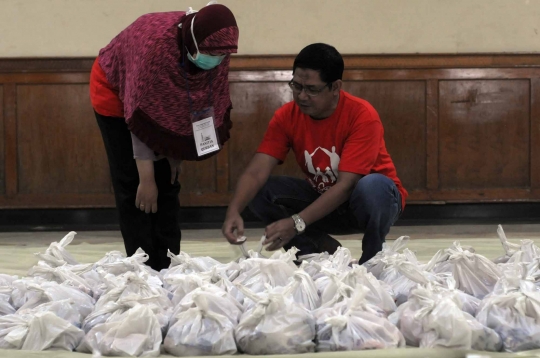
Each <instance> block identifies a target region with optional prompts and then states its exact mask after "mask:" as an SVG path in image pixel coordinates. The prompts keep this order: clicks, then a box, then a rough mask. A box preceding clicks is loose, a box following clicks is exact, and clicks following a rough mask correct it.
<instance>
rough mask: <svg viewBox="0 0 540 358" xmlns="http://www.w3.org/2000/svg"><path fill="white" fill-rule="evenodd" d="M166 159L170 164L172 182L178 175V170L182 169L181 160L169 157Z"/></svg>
mask: <svg viewBox="0 0 540 358" xmlns="http://www.w3.org/2000/svg"><path fill="white" fill-rule="evenodd" d="M167 160H168V161H169V165H170V166H171V184H174V182H175V181H176V178H177V176H180V172H181V171H182V161H181V160H178V159H173V158H169V157H167Z"/></svg>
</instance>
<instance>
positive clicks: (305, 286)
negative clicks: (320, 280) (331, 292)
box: [285, 269, 321, 311]
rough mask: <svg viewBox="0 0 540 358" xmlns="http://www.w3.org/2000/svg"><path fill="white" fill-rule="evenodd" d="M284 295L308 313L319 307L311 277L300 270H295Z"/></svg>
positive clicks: (319, 301)
mask: <svg viewBox="0 0 540 358" xmlns="http://www.w3.org/2000/svg"><path fill="white" fill-rule="evenodd" d="M285 292H286V295H290V297H291V298H292V299H293V301H294V302H296V303H298V304H300V305H302V307H304V308H305V309H307V310H308V311H313V310H314V309H317V308H318V307H319V306H320V305H321V298H320V297H319V295H318V293H317V286H315V282H313V280H312V279H311V276H309V274H308V273H307V272H305V271H304V270H302V269H298V270H296V272H295V273H294V274H293V277H292V278H291V279H290V283H289V285H288V286H286V288H285Z"/></svg>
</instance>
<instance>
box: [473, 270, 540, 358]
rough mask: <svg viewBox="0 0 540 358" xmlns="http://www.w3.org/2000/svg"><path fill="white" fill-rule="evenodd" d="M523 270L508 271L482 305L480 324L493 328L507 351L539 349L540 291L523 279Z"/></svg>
mask: <svg viewBox="0 0 540 358" xmlns="http://www.w3.org/2000/svg"><path fill="white" fill-rule="evenodd" d="M520 276H521V272H520V267H519V266H515V270H514V271H513V272H512V271H511V270H507V271H505V272H504V276H503V277H502V278H501V279H500V281H499V282H498V283H497V285H496V288H495V291H494V293H493V294H492V295H489V296H487V297H485V298H484V300H483V301H482V302H481V304H480V308H479V310H478V314H477V315H476V317H477V319H478V321H479V322H480V323H482V324H484V325H486V326H488V327H490V328H492V329H494V330H495V331H496V332H497V333H498V334H499V335H500V336H501V338H502V340H503V343H504V349H505V351H507V352H519V351H523V350H530V349H537V348H540V292H538V290H536V287H535V285H534V283H533V282H530V281H527V280H522V279H521V277H520Z"/></svg>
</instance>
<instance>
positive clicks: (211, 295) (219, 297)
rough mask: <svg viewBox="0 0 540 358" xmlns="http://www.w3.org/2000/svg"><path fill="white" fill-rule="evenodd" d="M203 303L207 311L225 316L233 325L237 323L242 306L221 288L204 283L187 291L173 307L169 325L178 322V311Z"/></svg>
mask: <svg viewBox="0 0 540 358" xmlns="http://www.w3.org/2000/svg"><path fill="white" fill-rule="evenodd" d="M197 304H199V305H202V304H204V309H205V310H206V311H207V312H213V313H216V314H219V315H222V316H225V317H227V318H228V319H229V320H230V321H231V323H232V324H233V325H236V324H237V323H238V320H239V319H240V316H241V315H242V313H243V311H242V306H241V305H240V303H238V302H237V301H236V300H234V298H233V297H232V296H230V295H229V294H228V293H227V292H225V291H223V290H222V289H220V288H218V287H216V286H211V285H205V286H201V287H199V288H197V289H195V290H194V291H192V292H190V293H188V294H187V295H186V296H185V297H184V298H183V299H182V300H181V301H180V302H179V303H178V304H177V305H176V307H175V308H174V311H173V312H172V314H171V322H170V324H171V325H174V324H175V323H176V322H178V316H179V315H180V313H182V312H185V311H187V310H189V309H190V308H195V307H197Z"/></svg>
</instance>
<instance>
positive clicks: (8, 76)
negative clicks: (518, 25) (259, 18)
mask: <svg viewBox="0 0 540 358" xmlns="http://www.w3.org/2000/svg"><path fill="white" fill-rule="evenodd" d="M93 60H94V59H90V58H79V59H0V99H1V100H0V208H65V207H111V206H114V201H113V196H112V191H111V185H110V180H109V172H108V164H107V160H106V156H105V151H104V147H103V143H102V139H101V135H100V134H99V130H98V127H97V125H96V123H95V119H94V116H93V113H92V110H91V107H90V103H89V99H88V80H89V72H90V68H91V65H92V63H93ZM293 60H294V56H235V57H234V58H233V59H232V60H231V72H230V76H229V80H230V83H231V96H232V102H233V105H234V109H233V112H232V120H233V122H234V127H233V130H232V138H231V140H230V141H229V142H228V143H227V145H226V146H225V148H224V149H223V151H222V152H221V153H220V154H219V155H217V156H216V157H214V158H212V159H210V160H206V161H204V162H198V163H184V164H183V168H182V170H183V172H182V175H181V177H180V181H181V184H182V191H181V194H180V199H181V205H183V206H224V205H227V203H228V201H229V199H230V196H231V194H232V191H233V190H234V188H235V186H236V182H237V180H238V176H239V175H240V174H241V173H242V171H243V170H244V168H245V166H246V165H247V163H248V162H249V160H250V159H251V157H252V155H253V154H254V152H255V150H256V148H257V146H258V145H259V143H260V141H261V139H262V136H263V134H264V132H265V130H266V128H267V125H268V123H269V121H270V119H271V118H272V115H273V113H274V111H275V110H276V109H277V108H278V107H279V106H281V105H282V104H284V103H286V102H288V101H290V100H291V99H292V95H291V92H290V90H289V88H288V86H287V81H288V80H289V79H290V78H291V67H292V63H293ZM344 60H345V66H346V71H345V73H344V88H345V89H346V90H347V91H349V92H351V93H352V94H353V95H357V96H359V97H362V98H364V99H366V100H368V101H369V102H370V103H371V104H373V106H374V107H375V108H376V109H377V111H378V112H379V114H380V117H381V120H382V122H383V124H384V127H385V140H386V145H387V148H388V150H389V152H390V154H391V156H392V159H393V160H394V163H395V164H396V168H397V170H398V175H399V177H400V178H401V179H402V181H403V183H404V185H405V187H406V188H407V189H408V190H409V193H410V196H409V200H408V203H409V204H414V203H426V202H428V203H445V202H489V201H540V165H538V160H539V158H540V55H538V54H530V55H503V54H500V55H499V54H495V55H493V54H491V55H489V54H488V55H474V54H473V55H469V54H468V55H380V56H379V55H368V56H366V55H347V56H345V58H344ZM274 174H278V175H293V176H300V177H303V174H302V173H301V171H300V169H299V168H298V165H297V164H296V161H295V160H294V158H293V156H292V155H289V157H288V158H287V160H286V162H285V163H284V164H283V165H281V166H279V167H278V168H277V169H276V171H275V173H274Z"/></svg>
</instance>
